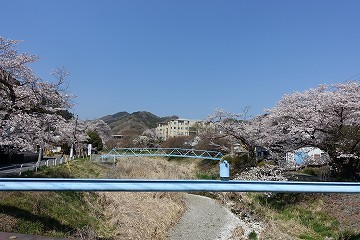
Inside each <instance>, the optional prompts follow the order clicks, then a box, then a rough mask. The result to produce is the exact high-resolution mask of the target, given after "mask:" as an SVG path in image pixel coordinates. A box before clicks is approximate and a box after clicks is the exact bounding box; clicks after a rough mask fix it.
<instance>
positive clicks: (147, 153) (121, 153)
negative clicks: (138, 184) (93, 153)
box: [100, 148, 223, 161]
mask: <svg viewBox="0 0 360 240" xmlns="http://www.w3.org/2000/svg"><path fill="white" fill-rule="evenodd" d="M126 156H144V157H184V158H200V159H208V160H216V161H220V160H221V159H222V157H223V154H222V153H221V152H217V151H207V150H196V149H183V148H114V149H112V150H111V151H110V152H109V153H107V154H104V155H102V156H101V157H100V158H102V159H109V158H111V159H114V158H117V157H126Z"/></svg>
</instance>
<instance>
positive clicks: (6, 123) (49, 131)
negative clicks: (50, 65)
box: [0, 36, 73, 151]
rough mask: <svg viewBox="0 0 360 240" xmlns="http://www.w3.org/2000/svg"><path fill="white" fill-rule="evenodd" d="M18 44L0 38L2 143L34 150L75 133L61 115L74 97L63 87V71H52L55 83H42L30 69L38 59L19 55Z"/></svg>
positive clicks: (0, 124)
mask: <svg viewBox="0 0 360 240" xmlns="http://www.w3.org/2000/svg"><path fill="white" fill-rule="evenodd" d="M19 43H20V41H17V40H10V39H5V38H3V37H1V36H0V99H1V102H0V135H1V138H0V144H1V145H12V146H15V147H17V148H19V149H20V150H24V151H25V150H35V148H36V145H44V144H48V143H50V142H51V141H55V140H56V138H59V136H61V137H64V136H67V135H69V132H70V131H73V130H72V129H73V126H72V122H71V121H68V120H66V119H64V117H63V116H62V114H61V113H60V112H61V111H65V110H67V109H69V108H70V107H71V106H72V104H71V101H70V99H71V98H72V97H73V96H71V95H69V94H67V93H66V91H64V89H63V88H62V86H63V83H64V80H65V77H66V76H67V75H68V72H67V71H66V70H65V69H64V68H62V69H57V70H54V71H53V75H54V76H55V79H56V81H55V82H45V81H42V80H41V79H39V78H38V77H37V76H36V75H35V74H34V72H33V71H32V69H31V68H30V67H29V66H28V65H29V64H30V63H34V62H36V61H37V60H38V57H37V56H35V55H31V54H28V53H19V52H18V51H17V50H16V49H15V47H16V45H17V44H19Z"/></svg>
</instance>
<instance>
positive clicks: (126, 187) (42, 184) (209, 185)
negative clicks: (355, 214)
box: [0, 178, 360, 194]
mask: <svg viewBox="0 0 360 240" xmlns="http://www.w3.org/2000/svg"><path fill="white" fill-rule="evenodd" d="M0 191H127V192H193V191H212V192H293V193H300V192H302V193H356V194H359V193H360V183H357V182H292V181H234V180H230V181H221V180H145V179H64V178H55V179H54V178H0Z"/></svg>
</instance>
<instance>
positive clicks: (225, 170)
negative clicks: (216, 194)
mask: <svg viewBox="0 0 360 240" xmlns="http://www.w3.org/2000/svg"><path fill="white" fill-rule="evenodd" d="M229 178H230V165H229V163H228V162H227V161H226V160H225V161H223V162H221V163H220V179H221V180H226V181H227V180H229Z"/></svg>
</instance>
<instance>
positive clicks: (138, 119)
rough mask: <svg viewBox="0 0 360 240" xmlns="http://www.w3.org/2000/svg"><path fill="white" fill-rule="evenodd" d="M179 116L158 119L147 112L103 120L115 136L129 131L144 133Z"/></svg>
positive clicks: (114, 115)
mask: <svg viewBox="0 0 360 240" xmlns="http://www.w3.org/2000/svg"><path fill="white" fill-rule="evenodd" d="M176 118H178V117H177V116H168V117H158V116H156V115H155V114H152V113H150V112H145V111H139V112H133V113H128V112H118V113H115V114H112V115H107V116H104V117H102V118H101V120H103V121H104V122H106V123H107V124H109V126H110V128H111V130H112V132H113V134H121V133H122V132H124V131H127V130H133V131H138V132H139V133H142V132H143V131H145V130H146V129H150V128H155V127H156V126H157V123H159V122H164V121H167V120H170V119H176Z"/></svg>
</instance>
